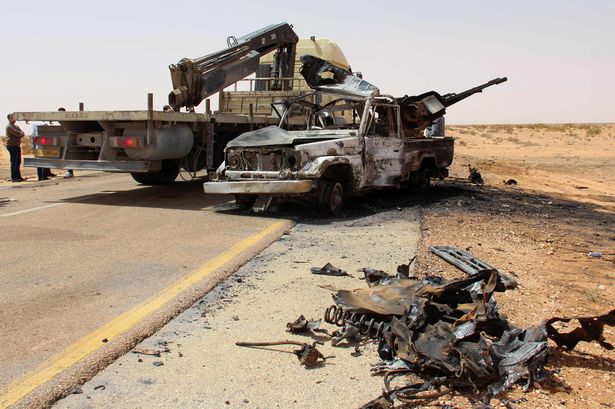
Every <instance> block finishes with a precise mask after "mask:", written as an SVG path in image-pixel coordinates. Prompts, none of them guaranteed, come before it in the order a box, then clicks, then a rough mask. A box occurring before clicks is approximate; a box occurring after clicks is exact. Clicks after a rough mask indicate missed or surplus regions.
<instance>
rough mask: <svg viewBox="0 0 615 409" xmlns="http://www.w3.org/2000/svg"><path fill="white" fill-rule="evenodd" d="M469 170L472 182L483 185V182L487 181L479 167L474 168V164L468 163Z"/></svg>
mask: <svg viewBox="0 0 615 409" xmlns="http://www.w3.org/2000/svg"><path fill="white" fill-rule="evenodd" d="M468 172H469V173H470V174H469V175H468V180H469V181H470V182H471V183H475V184H477V185H482V184H483V183H485V182H484V181H483V177H482V176H481V174H480V172H479V171H478V169H477V168H473V167H472V165H468Z"/></svg>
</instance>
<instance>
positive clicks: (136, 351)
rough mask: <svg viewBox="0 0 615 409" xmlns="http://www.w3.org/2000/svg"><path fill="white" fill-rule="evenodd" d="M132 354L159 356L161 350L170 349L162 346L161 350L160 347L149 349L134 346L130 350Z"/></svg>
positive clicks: (167, 350) (168, 350) (166, 350)
mask: <svg viewBox="0 0 615 409" xmlns="http://www.w3.org/2000/svg"><path fill="white" fill-rule="evenodd" d="M131 352H132V353H133V354H139V355H151V356H157V357H160V354H161V353H163V352H171V350H170V349H169V348H166V347H165V348H164V349H162V350H160V349H149V348H139V347H136V348H134V349H133V350H132V351H131Z"/></svg>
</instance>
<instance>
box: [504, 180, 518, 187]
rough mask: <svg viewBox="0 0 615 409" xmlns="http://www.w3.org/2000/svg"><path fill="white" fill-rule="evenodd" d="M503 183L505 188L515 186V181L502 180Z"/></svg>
mask: <svg viewBox="0 0 615 409" xmlns="http://www.w3.org/2000/svg"><path fill="white" fill-rule="evenodd" d="M503 183H504V184H505V185H506V186H512V185H517V181H516V180H515V179H508V180H504V181H503Z"/></svg>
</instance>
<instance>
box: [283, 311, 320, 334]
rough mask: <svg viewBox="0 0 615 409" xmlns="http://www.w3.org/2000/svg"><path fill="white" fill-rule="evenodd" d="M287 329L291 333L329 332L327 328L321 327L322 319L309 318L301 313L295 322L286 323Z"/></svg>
mask: <svg viewBox="0 0 615 409" xmlns="http://www.w3.org/2000/svg"><path fill="white" fill-rule="evenodd" d="M286 331H288V332H290V333H291V334H303V335H311V334H313V333H323V334H327V335H328V333H327V330H325V329H322V328H320V320H314V319H310V320H307V319H306V318H305V317H304V316H303V315H300V316H299V318H297V319H296V320H295V321H293V322H289V323H287V324H286Z"/></svg>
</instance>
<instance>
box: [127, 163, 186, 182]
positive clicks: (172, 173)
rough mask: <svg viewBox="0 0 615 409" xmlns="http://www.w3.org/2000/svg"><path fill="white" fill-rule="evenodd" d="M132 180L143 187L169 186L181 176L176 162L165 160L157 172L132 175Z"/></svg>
mask: <svg viewBox="0 0 615 409" xmlns="http://www.w3.org/2000/svg"><path fill="white" fill-rule="evenodd" d="M130 175H131V176H132V178H133V179H134V180H135V181H137V182H139V183H141V184H142V185H168V184H169V183H173V182H174V181H175V179H176V178H177V175H179V166H177V161H175V160H163V161H162V166H161V168H160V170H157V171H156V172H144V173H131V174H130Z"/></svg>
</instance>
